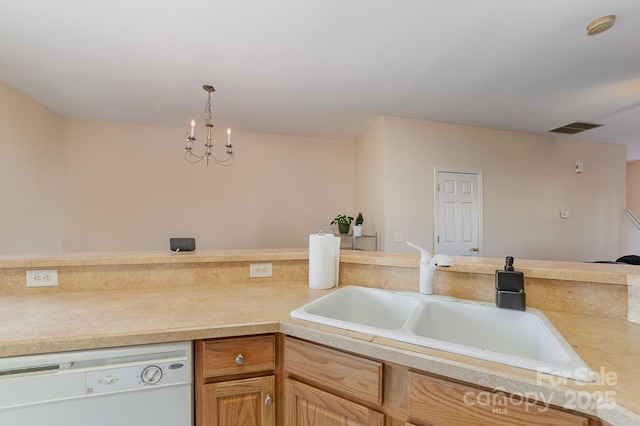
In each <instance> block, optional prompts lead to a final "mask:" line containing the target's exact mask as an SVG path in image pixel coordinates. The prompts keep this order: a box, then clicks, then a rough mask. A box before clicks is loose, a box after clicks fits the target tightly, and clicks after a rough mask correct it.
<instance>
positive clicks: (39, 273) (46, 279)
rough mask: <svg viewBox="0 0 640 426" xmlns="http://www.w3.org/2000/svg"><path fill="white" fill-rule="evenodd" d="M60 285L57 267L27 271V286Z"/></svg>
mask: <svg viewBox="0 0 640 426" xmlns="http://www.w3.org/2000/svg"><path fill="white" fill-rule="evenodd" d="M57 285H58V271H57V270H56V269H38V270H32V271H27V287H53V286H57Z"/></svg>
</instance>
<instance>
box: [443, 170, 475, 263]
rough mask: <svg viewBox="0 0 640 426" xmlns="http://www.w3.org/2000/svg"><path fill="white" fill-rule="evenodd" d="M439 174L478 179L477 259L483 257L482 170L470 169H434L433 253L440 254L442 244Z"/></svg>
mask: <svg viewBox="0 0 640 426" xmlns="http://www.w3.org/2000/svg"><path fill="white" fill-rule="evenodd" d="M439 173H464V174H473V175H476V176H477V177H478V248H479V249H480V251H479V252H478V256H477V257H482V253H483V249H484V242H483V241H484V238H483V235H482V229H483V220H482V211H483V208H482V170H468V169H454V168H449V167H434V168H433V181H434V182H433V194H434V195H433V249H434V250H433V253H434V255H435V254H439V253H440V251H439V249H440V242H439V241H438V229H440V221H439V217H438V216H439V207H440V206H439V204H438V203H439V202H440V191H438V174H439Z"/></svg>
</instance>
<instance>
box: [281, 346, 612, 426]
mask: <svg viewBox="0 0 640 426" xmlns="http://www.w3.org/2000/svg"><path fill="white" fill-rule="evenodd" d="M283 354H284V356H283V358H284V376H285V385H284V386H285V398H284V399H285V407H284V420H285V422H284V424H285V426H305V425H314V426H325V425H327V426H328V425H331V426H336V425H350V426H353V425H367V426H368V425H380V426H440V425H446V426H449V425H478V426H482V425H486V426H493V425H503V426H511V425H514V426H536V425H540V426H543V425H544V426H598V425H600V424H601V422H600V421H599V420H597V419H594V418H590V417H588V416H586V415H581V414H579V413H574V412H569V411H565V410H563V409H561V408H558V407H551V406H546V407H545V406H544V404H536V401H530V400H527V401H526V402H525V401H523V400H522V399H518V395H513V394H509V393H506V392H499V391H496V390H492V389H484V388H480V387H476V386H474V385H469V384H462V383H458V382H454V381H450V380H447V379H445V378H441V377H435V376H432V375H430V374H428V373H426V372H423V371H415V370H413V369H412V368H409V367H407V366H403V365H399V364H394V363H388V362H385V363H383V362H381V361H378V360H374V359H369V358H365V357H361V356H358V355H356V354H352V353H346V352H343V351H340V350H336V349H333V348H331V347H327V346H322V345H318V344H315V343H311V342H307V341H303V340H299V339H296V338H291V337H285V338H284V342H283Z"/></svg>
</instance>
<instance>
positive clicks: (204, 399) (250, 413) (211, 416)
mask: <svg viewBox="0 0 640 426" xmlns="http://www.w3.org/2000/svg"><path fill="white" fill-rule="evenodd" d="M275 342H276V340H275V335H273V334H268V335H259V336H248V337H237V338H236V337H234V338H226V339H210V340H197V341H196V342H195V372H194V373H195V394H196V398H195V413H196V416H195V417H196V426H237V425H240V424H241V425H246V426H275V424H276V401H275V397H276V376H275V373H276V357H275V354H276V344H275Z"/></svg>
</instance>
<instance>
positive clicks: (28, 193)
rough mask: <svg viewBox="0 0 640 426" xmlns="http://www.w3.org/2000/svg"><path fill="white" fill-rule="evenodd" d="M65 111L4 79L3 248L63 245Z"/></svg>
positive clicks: (0, 120)
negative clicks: (59, 112)
mask: <svg viewBox="0 0 640 426" xmlns="http://www.w3.org/2000/svg"><path fill="white" fill-rule="evenodd" d="M62 162H63V161H62V117H60V116H59V115H57V114H55V113H53V112H52V111H51V110H48V109H47V108H45V107H43V106H42V105H40V104H38V103H37V102H35V101H33V100H32V99H30V98H28V97H26V96H24V95H22V94H21V93H19V92H18V91H16V90H15V89H13V88H12V87H10V86H8V85H6V84H4V83H2V82H0V253H15V254H18V253H38V252H42V253H51V252H59V251H61V250H62V244H63V242H62V226H63V204H62V200H63V186H62Z"/></svg>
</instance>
